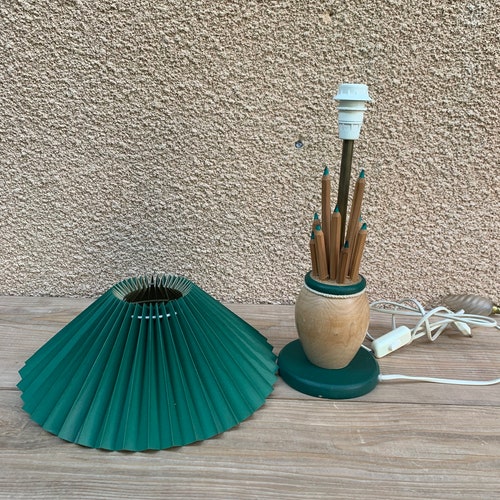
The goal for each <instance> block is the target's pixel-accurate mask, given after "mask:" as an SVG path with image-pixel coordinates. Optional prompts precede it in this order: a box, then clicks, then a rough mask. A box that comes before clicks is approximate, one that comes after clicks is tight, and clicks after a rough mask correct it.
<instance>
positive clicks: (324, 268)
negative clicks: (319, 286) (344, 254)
mask: <svg viewBox="0 0 500 500" xmlns="http://www.w3.org/2000/svg"><path fill="white" fill-rule="evenodd" d="M314 241H315V245H316V261H317V265H318V276H319V279H320V280H326V278H328V265H327V262H326V250H325V235H324V233H323V231H322V229H321V224H318V225H317V226H316V229H315V230H314Z"/></svg>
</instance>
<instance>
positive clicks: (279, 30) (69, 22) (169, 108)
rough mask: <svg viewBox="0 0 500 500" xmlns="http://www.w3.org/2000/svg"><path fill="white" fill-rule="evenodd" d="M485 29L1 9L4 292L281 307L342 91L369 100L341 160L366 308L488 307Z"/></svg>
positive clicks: (269, 5)
mask: <svg viewBox="0 0 500 500" xmlns="http://www.w3.org/2000/svg"><path fill="white" fill-rule="evenodd" d="M42 5H43V6H42ZM499 14H500V12H499V6H498V2H497V1H495V0H489V1H481V2H479V1H474V0H472V1H470V2H465V1H458V0H457V1H449V0H448V1H445V0H435V1H416V0H415V1H413V0H392V1H391V0H369V1H361V0H358V1H356V0H354V1H350V2H346V1H337V0H331V1H311V2H307V1H304V0H295V1H293V0H280V1H266V2H264V1H257V0H254V1H241V2H230V1H222V0H219V1H209V0H208V1H207V0H203V1H193V2H186V1H184V0H183V1H178V0H175V1H174V0H172V1H170V2H166V1H162V0H154V1H153V0H151V1H145V0H143V1H140V0H120V1H116V2H115V1H107V0H106V1H105V0H95V1H90V0H56V1H52V2H34V1H29V0H17V1H14V0H5V1H3V2H2V3H1V6H0V47H1V58H0V82H1V87H0V88H1V90H0V131H1V134H0V168H1V176H0V197H1V204H0V210H1V214H0V224H1V233H0V234H1V236H0V237H1V243H0V250H1V260H0V294H23V295H72V296H82V295H85V296H87V295H92V296H93V295H97V294H100V293H102V292H103V291H104V290H105V289H107V288H108V287H109V286H111V285H112V284H113V283H115V282H116V281H119V280H121V279H123V278H125V277H128V276H134V275H137V274H140V273H145V272H150V271H166V272H175V273H181V274H183V275H185V276H187V277H188V278H190V279H192V280H194V281H195V282H196V283H197V284H198V285H200V286H201V287H202V288H204V289H205V290H206V291H207V292H209V293H211V294H212V295H214V296H215V297H217V298H219V299H222V300H230V301H248V302H283V303H289V302H293V301H294V300H295V297H296V295H297V292H298V289H299V287H300V286H301V282H302V277H303V275H304V273H305V272H306V271H307V270H308V266H309V256H308V238H309V234H308V230H309V227H310V221H311V217H312V215H313V212H314V211H315V210H317V209H318V208H319V204H320V180H321V173H322V171H323V167H324V166H325V165H328V166H329V167H330V168H331V169H332V171H333V172H334V185H335V186H336V182H337V178H338V170H339V165H340V155H341V147H342V144H341V141H340V140H339V139H338V138H337V125H336V123H337V111H336V108H335V103H334V102H333V100H332V97H333V96H334V94H335V92H336V90H337V87H338V85H339V83H341V82H358V83H366V84H368V85H369V90H370V94H371V96H372V98H373V100H374V102H373V103H372V105H371V106H370V109H369V112H368V113H367V116H366V119H365V124H364V126H363V131H362V134H361V138H360V140H359V141H358V142H357V143H356V146H355V151H354V164H353V176H354V175H355V173H356V172H358V171H359V169H360V168H361V167H363V168H365V170H366V175H367V182H368V186H367V193H366V198H365V201H364V209H363V216H364V218H365V219H366V220H367V222H368V225H369V231H370V233H369V239H368V246H367V249H366V252H365V257H364V260H363V263H362V272H363V274H364V275H365V276H366V278H367V280H368V283H369V290H370V295H371V297H372V298H384V297H387V298H402V297H406V296H414V297H417V298H419V299H421V300H423V301H426V300H428V299H431V298H433V297H435V296H440V295H442V294H444V293H448V292H477V293H484V294H487V295H489V296H491V297H492V298H494V299H496V300H500V284H499V280H498V255H499V254H500V239H499V236H498V221H499V219H500V190H499V184H498V167H497V161H498V151H499V123H500V120H499V111H498V103H499V97H500V91H499V88H500V87H499V69H500V68H499V55H500V49H499V44H498V36H499V28H498V20H499ZM299 138H300V139H301V140H302V141H303V143H304V146H303V147H302V148H301V149H297V148H296V147H295V142H296V141H297V140H298V139H299Z"/></svg>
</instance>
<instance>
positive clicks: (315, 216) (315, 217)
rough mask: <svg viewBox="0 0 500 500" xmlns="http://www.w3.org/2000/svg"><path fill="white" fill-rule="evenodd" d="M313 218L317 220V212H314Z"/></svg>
mask: <svg viewBox="0 0 500 500" xmlns="http://www.w3.org/2000/svg"><path fill="white" fill-rule="evenodd" d="M314 220H319V214H318V212H314Z"/></svg>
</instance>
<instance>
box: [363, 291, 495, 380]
mask: <svg viewBox="0 0 500 500" xmlns="http://www.w3.org/2000/svg"><path fill="white" fill-rule="evenodd" d="M370 310H371V311H376V312H380V313H384V314H390V315H391V316H392V331H390V332H389V333H387V334H385V335H382V336H381V337H379V338H373V337H372V336H371V335H370V334H369V333H368V332H367V337H368V338H369V339H370V340H371V341H372V348H371V349H370V348H368V347H367V346H365V345H363V346H362V347H364V348H365V349H367V350H369V351H371V352H372V353H373V354H374V355H375V357H377V358H381V357H383V356H386V355H387V354H389V353H391V352H394V351H395V350H397V349H399V348H400V347H403V346H404V345H408V344H410V343H411V342H413V341H414V340H416V339H418V338H421V337H423V336H426V337H427V338H428V339H429V340H430V341H431V342H434V341H435V340H436V339H437V338H438V337H439V336H440V335H441V333H442V332H443V331H444V330H445V329H446V328H448V327H449V326H455V327H456V328H457V329H458V330H459V331H460V332H461V333H462V334H463V335H466V336H469V337H471V336H472V330H471V329H472V328H474V327H477V326H481V327H483V328H485V327H486V328H497V329H499V330H500V325H499V324H498V323H497V322H496V321H495V319H493V318H490V317H487V316H481V315H478V314H466V313H465V312H464V311H463V310H460V311H457V312H453V311H451V310H450V309H448V308H446V307H444V306H438V307H434V308H433V309H430V310H429V311H426V310H425V308H424V307H423V306H422V304H421V303H420V302H418V301H417V300H415V299H404V300H403V301H401V302H393V301H388V300H379V301H375V302H372V304H370ZM396 316H403V317H411V318H419V319H418V321H417V323H416V325H415V326H414V327H413V328H412V329H410V328H408V327H407V326H399V327H397V326H396ZM378 380H379V381H380V382H390V381H397V380H402V381H413V382H431V383H438V384H452V385H472V386H487V385H495V384H499V383H500V378H497V379H493V380H461V379H447V378H434V377H419V376H409V375H400V374H391V375H383V374H380V375H379V377H378Z"/></svg>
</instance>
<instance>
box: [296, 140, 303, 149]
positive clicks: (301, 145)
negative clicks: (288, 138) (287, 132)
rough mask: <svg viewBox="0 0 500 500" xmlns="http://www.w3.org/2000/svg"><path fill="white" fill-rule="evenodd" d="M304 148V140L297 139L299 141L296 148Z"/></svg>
mask: <svg viewBox="0 0 500 500" xmlns="http://www.w3.org/2000/svg"><path fill="white" fill-rule="evenodd" d="M303 146H304V142H303V141H302V139H297V140H296V141H295V147H296V148H297V149H300V148H302V147H303Z"/></svg>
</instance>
